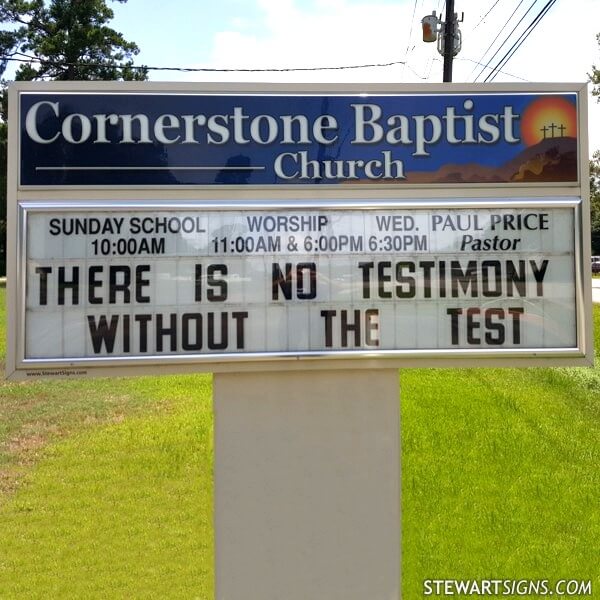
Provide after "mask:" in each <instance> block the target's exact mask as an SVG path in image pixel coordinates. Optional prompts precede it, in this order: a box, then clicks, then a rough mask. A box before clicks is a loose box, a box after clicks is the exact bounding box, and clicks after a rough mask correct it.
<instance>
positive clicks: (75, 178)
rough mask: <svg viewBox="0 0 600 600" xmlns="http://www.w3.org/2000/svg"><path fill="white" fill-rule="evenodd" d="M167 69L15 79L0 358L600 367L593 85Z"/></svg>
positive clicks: (65, 370) (74, 363)
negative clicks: (291, 82) (132, 75)
mask: <svg viewBox="0 0 600 600" xmlns="http://www.w3.org/2000/svg"><path fill="white" fill-rule="evenodd" d="M172 88H173V86H172V85H171V86H167V85H166V84H148V83H144V84H131V85H129V84H127V85H125V84H122V83H121V84H109V83H101V82H94V83H86V84H84V83H80V84H64V83H63V84H58V83H57V84H17V85H15V86H13V87H12V88H11V92H10V94H11V95H10V123H11V127H10V131H11V139H10V144H11V146H10V147H11V152H10V163H9V178H10V180H9V218H10V222H11V226H10V228H9V230H10V237H9V250H10V261H9V278H8V281H9V293H8V302H9V310H10V315H11V318H10V319H9V355H8V357H7V375H9V376H11V377H13V378H32V377H45V376H64V377H67V376H86V375H88V376H89V375H98V374H100V375H113V374H128V373H142V372H148V373H149V372H155V370H156V367H157V366H158V365H160V367H161V369H162V370H166V371H172V372H175V371H186V370H187V371H194V370H207V371H221V370H236V369H254V368H263V369H268V368H278V367H279V368H280V367H281V364H282V363H281V361H287V362H286V363H285V364H286V365H287V366H288V367H290V368H307V367H308V366H312V367H313V368H314V367H315V365H316V366H317V367H318V366H319V365H321V366H322V365H323V361H324V360H327V359H329V360H335V361H336V362H335V363H330V364H335V365H337V366H339V367H341V368H353V367H355V366H356V365H357V364H359V363H358V362H357V360H362V361H363V363H364V361H369V364H370V365H373V364H377V365H383V364H385V365H386V366H404V365H417V366H437V365H441V366H443V365H446V366H450V365H462V366H472V365H474V364H477V365H480V364H490V365H492V364H493V365H500V366H505V365H519V366H522V365H540V364H564V365H567V364H570V365H572V364H589V360H590V356H591V353H592V341H591V331H590V318H589V317H590V315H589V306H587V304H586V300H587V299H588V298H589V295H590V289H589V287H590V286H589V281H588V279H589V277H588V276H587V275H588V273H587V271H586V269H585V267H586V266H587V265H588V263H589V208H588V202H589V200H588V197H587V191H586V190H585V189H584V185H583V183H585V182H586V181H587V171H586V167H587V154H586V152H585V149H584V148H585V143H586V140H585V139H584V136H582V134H581V132H582V131H584V130H585V127H584V125H585V91H584V90H585V88H581V89H578V88H577V87H574V86H567V85H560V86H558V85H557V86H551V87H550V86H545V87H542V86H538V87H536V88H535V89H533V87H532V86H513V87H511V88H510V89H507V88H506V86H493V85H492V86H470V87H469V86H464V87H460V86H456V87H454V86H453V87H452V88H448V87H440V86H438V87H432V88H428V87H421V88H406V87H402V86H389V88H388V87H386V88H384V87H382V86H371V87H368V86H365V87H364V89H363V88H362V87H361V88H360V89H357V86H352V87H349V86H346V87H344V86H340V87H339V88H335V89H331V88H324V87H320V86H313V87H312V88H310V87H307V86H297V87H293V86H287V87H285V88H284V87H282V86H270V87H269V88H266V89H262V88H261V89H260V90H256V89H255V88H253V87H252V86H249V85H244V86H242V85H236V86H233V85H231V86H223V85H221V86H216V85H202V86H201V85H193V86H192V85H183V84H182V85H180V86H178V87H176V88H175V89H172ZM15 123H16V124H18V126H16V127H15V126H13V125H12V124H15Z"/></svg>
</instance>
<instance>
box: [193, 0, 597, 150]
mask: <svg viewBox="0 0 600 600" xmlns="http://www.w3.org/2000/svg"><path fill="white" fill-rule="evenodd" d="M428 4H429V6H428ZM439 4H440V3H438V2H437V1H434V0H431V1H430V2H429V3H427V2H421V3H420V4H418V9H417V12H416V13H415V15H414V19H413V9H414V3H413V2H411V1H408V0H405V1H404V2H397V3H389V2H367V1H364V2H356V1H352V2H350V1H349V0H315V1H314V2H311V3H308V2H305V1H302V0H257V10H258V11H259V13H258V15H257V21H258V23H259V24H260V25H259V26H257V24H256V22H255V25H254V27H253V29H252V32H250V30H245V31H244V30H240V29H239V28H235V29H233V28H232V29H229V30H226V31H221V32H218V33H216V34H215V35H214V38H213V44H212V50H211V53H210V56H209V59H208V65H207V63H203V64H202V65H199V66H203V67H206V66H210V67H213V68H236V67H239V68H289V67H319V66H322V67H325V66H337V65H340V66H343V65H358V64H367V63H387V62H391V61H403V60H405V59H406V61H407V64H406V66H402V65H396V66H393V67H387V68H369V69H356V70H336V71H304V72H291V73H224V74H223V73H209V74H204V75H203V76H202V79H204V80H216V81H232V80H236V81H299V82H340V81H345V82H384V83H385V82H397V83H402V82H405V83H407V82H418V83H421V82H424V81H429V82H440V81H441V75H442V60H441V57H440V56H439V54H438V53H437V50H436V48H435V44H426V43H424V42H422V41H421V25H420V21H421V18H422V17H424V16H425V14H428V13H430V12H431V10H433V9H435V8H438V7H439ZM544 4H545V3H544V2H540V3H538V5H536V6H535V7H534V8H533V9H532V11H531V12H530V13H529V14H528V15H527V16H526V17H525V18H524V19H523V22H522V24H521V26H520V27H519V28H518V29H517V32H516V33H517V34H518V33H519V32H520V31H522V30H523V29H524V28H525V27H526V26H527V25H528V24H529V23H531V21H532V20H533V18H534V17H535V15H537V14H538V12H539V11H540V10H541V9H542V7H543V6H544ZM529 6H530V3H525V4H524V5H523V7H522V9H521V10H520V11H519V12H518V13H517V14H516V16H515V17H513V19H512V20H510V22H509V24H508V26H507V27H506V28H505V30H504V32H503V33H502V35H500V36H499V41H498V42H497V43H496V45H494V47H493V48H492V50H491V51H490V52H489V53H488V54H487V56H486V57H485V60H484V61H483V62H484V63H485V62H487V61H488V60H490V58H491V57H492V56H493V54H494V52H495V50H496V48H497V47H498V45H499V43H500V42H501V41H503V40H504V38H505V37H506V36H507V35H508V34H509V33H510V31H511V30H512V29H513V27H514V25H515V24H516V22H517V21H518V19H519V18H520V17H521V16H522V15H523V14H524V12H525V10H526V9H527V8H528V7H529ZM488 9H489V5H488V3H485V7H483V5H482V2H481V0H462V1H461V0H457V1H456V10H457V12H458V13H459V14H460V13H462V12H464V15H465V20H464V22H463V23H461V25H460V27H461V30H462V34H463V47H462V51H461V52H460V54H459V55H458V56H457V60H455V61H454V81H461V82H472V81H473V79H474V77H475V75H476V74H477V73H478V72H479V71H480V67H477V68H476V69H475V70H474V67H476V64H475V61H479V60H480V59H481V58H482V56H483V55H484V52H485V50H486V49H487V48H488V46H489V45H490V43H491V42H492V40H493V39H494V37H495V36H496V35H497V34H498V32H499V31H500V28H501V27H502V26H503V25H504V24H505V23H506V22H507V21H508V19H509V16H510V14H511V12H512V11H513V10H514V6H513V5H511V6H509V5H508V4H507V3H498V5H497V6H496V7H495V8H494V10H493V11H492V12H491V13H490V14H489V15H488V16H487V17H486V19H485V21H484V22H482V23H480V20H481V17H482V16H483V15H484V14H485V11H487V10H488ZM594 15H595V16H596V18H594ZM598 16H599V15H598V1H597V0H571V1H570V2H556V4H555V5H554V6H553V7H552V8H551V9H550V11H549V12H548V14H547V15H546V16H545V17H544V18H543V19H542V20H541V21H540V24H539V25H538V26H537V28H536V29H535V30H534V31H533V32H532V33H531V35H530V36H529V38H528V39H527V40H526V41H525V42H524V43H523V45H522V46H521V47H520V48H519V49H518V51H517V52H516V53H515V55H514V57H513V58H512V59H511V60H510V62H508V63H507V64H506V66H505V67H503V69H502V71H503V72H502V73H499V74H498V75H497V76H496V78H495V81H497V82H500V81H504V82H514V81H520V80H522V79H524V80H526V81H531V82H552V81H566V82H584V81H586V80H587V73H588V72H589V71H590V70H591V66H592V64H593V63H596V64H598V63H600V60H599V56H600V51H599V49H598V44H597V41H596V38H595V35H596V33H597V32H598V31H600V24H599V23H600V19H598V18H597V17H598ZM514 40H516V36H515V37H513V38H512V41H511V42H509V43H508V44H507V45H506V46H505V47H504V48H503V49H502V50H500V51H499V52H498V54H497V55H496V57H495V58H494V59H493V60H491V62H490V64H491V65H495V64H496V63H497V61H498V60H499V59H500V58H501V57H502V56H504V54H505V53H506V52H507V51H508V50H509V48H510V46H511V45H512V43H513V42H514ZM487 73H489V69H488V70H486V71H485V72H484V74H483V77H480V79H479V81H483V79H484V78H485V75H486V74H487ZM190 79H193V80H196V81H197V80H198V79H199V76H198V74H193V75H190ZM590 137H591V146H592V148H600V105H598V104H597V103H596V101H595V99H590Z"/></svg>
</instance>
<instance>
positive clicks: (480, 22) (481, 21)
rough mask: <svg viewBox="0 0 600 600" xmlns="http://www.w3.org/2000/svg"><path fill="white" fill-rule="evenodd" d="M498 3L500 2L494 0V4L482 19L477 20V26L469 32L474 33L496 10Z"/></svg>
mask: <svg viewBox="0 0 600 600" xmlns="http://www.w3.org/2000/svg"><path fill="white" fill-rule="evenodd" d="M498 2H500V0H496V2H494V4H492V7H491V8H490V9H489V10H488V11H487V12H486V13H485V15H483V17H481V19H479V23H477V25H475V27H473V29H472V30H471V31H475V30H476V29H477V28H478V27H479V26H480V25H481V24H482V23H483V21H484V19H485V18H486V17H487V16H488V15H489V14H490V13H491V12H492V11H493V10H494V8H496V5H497V4H498Z"/></svg>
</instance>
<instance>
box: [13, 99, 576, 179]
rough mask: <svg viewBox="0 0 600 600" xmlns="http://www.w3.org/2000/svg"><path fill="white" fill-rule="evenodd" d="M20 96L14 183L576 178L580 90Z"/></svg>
mask: <svg viewBox="0 0 600 600" xmlns="http://www.w3.org/2000/svg"><path fill="white" fill-rule="evenodd" d="M19 97H20V184H21V185H22V186H104V185H107V186H119V187H122V186H125V187H126V186H142V185H143V186H146V185H149V186H156V185H161V186H179V185H203V186H223V185H242V186H244V185H252V186H271V185H307V184H308V185H315V184H363V183H370V184H378V183H379V184H388V185H389V184H394V185H401V184H407V183H408V184H427V185H430V184H436V183H438V184H458V185H462V184H466V183H477V184H491V185H498V184H510V183H515V184H522V183H529V182H538V183H549V182H562V183H573V182H577V181H578V154H577V148H578V140H577V134H578V132H577V123H578V115H577V112H578V108H577V94H575V93H546V94H535V93H521V94H499V93H498V94H492V93H487V94H483V93H481V94H479V93H473V94H466V93H462V94H456V95H453V94H450V95H449V94H443V95H442V94H438V95H433V94H432V95H426V94H423V95H419V94H410V95H407V94H402V95H373V96H371V95H333V94H332V95H267V94H264V95H260V94H258V95H249V94H248V95H240V94H156V93H127V94H125V93H98V94H95V93H94V94H84V93H28V92H22V93H21V94H20V96H19Z"/></svg>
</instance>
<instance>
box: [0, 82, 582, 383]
mask: <svg viewBox="0 0 600 600" xmlns="http://www.w3.org/2000/svg"><path fill="white" fill-rule="evenodd" d="M34 92H35V93H44V94H57V93H84V94H92V95H93V94H100V93H102V94H113V93H114V94H128V93H135V94H145V93H152V94H164V95H168V94H230V95H254V94H256V95H295V94H296V95H311V94H312V95H319V94H333V95H335V94H341V95H352V96H359V95H363V96H364V97H367V98H368V96H369V95H386V94H388V95H393V94H425V95H430V94H437V95H444V94H452V95H455V94H482V93H487V94H501V93H506V94H511V93H523V94H525V93H531V94H552V93H565V94H566V93H572V94H577V103H578V113H577V114H578V161H579V163H578V177H577V181H572V182H567V183H557V182H548V183H519V184H510V185H506V184H497V185H491V184H489V183H479V184H478V183H468V184H464V185H459V186H458V185H454V186H448V185H444V184H439V183H436V184H429V185H415V184H410V183H399V184H389V185H387V184H385V185H381V184H368V183H367V184H365V183H361V184H353V183H346V184H344V185H332V184H325V185H323V184H320V185H303V186H298V185H281V184H278V185H274V186H252V185H225V186H221V187H218V188H215V187H214V186H212V187H211V186H206V185H180V186H177V187H176V188H174V187H168V186H148V185H135V186H114V185H109V186H97V185H94V186H79V185H75V186H73V185H70V186H22V185H20V183H19V182H20V149H21V142H20V137H19V129H20V128H19V127H18V126H15V124H17V123H19V122H20V118H21V116H20V114H19V95H20V94H21V93H34ZM586 103H587V94H586V86H585V85H582V84H544V85H541V84H537V85H530V84H523V85H514V84H511V85H507V84H494V85H459V84H454V85H453V86H452V87H451V88H450V87H448V86H405V85H366V84H360V85H358V84H349V85H336V86H331V85H290V84H285V85H256V84H230V85H225V84H196V85H190V84H164V83H156V84H155V83H145V82H144V83H132V84H129V83H128V84H124V83H113V82H110V83H109V82H77V83H74V82H70V83H69V82H65V83H58V82H56V83H42V84H40V83H19V84H15V85H13V86H11V88H10V92H9V122H10V124H11V126H10V128H9V147H10V149H11V150H10V151H9V165H8V217H9V235H8V263H7V267H8V268H7V274H8V293H7V300H8V310H9V319H8V345H7V349H8V355H7V363H6V374H7V376H8V377H9V378H13V379H31V378H35V377H70V376H96V375H97V376H106V375H111V376H112V375H131V374H144V373H147V374H150V373H156V369H157V367H160V369H161V372H163V371H164V372H193V371H213V372H235V371H252V370H277V369H281V368H282V366H283V365H284V364H285V368H286V369H290V370H296V369H298V370H304V369H330V368H341V369H345V368H351V369H356V368H390V367H394V368H396V367H424V366H426V367H432V366H439V367H470V366H509V367H515V366H560V365H589V364H591V363H592V360H593V333H592V319H591V285H590V280H589V279H590V277H589V272H588V271H589V269H588V267H589V263H590V217H589V189H588V185H587V182H588V181H589V171H588V152H587V121H586V114H587V110H586V109H587V104H586ZM142 198H143V199H142ZM499 203H502V204H503V205H504V206H505V207H509V208H523V207H538V208H540V207H547V206H552V205H559V206H565V207H570V208H571V209H572V210H573V214H574V223H575V230H576V232H575V244H574V249H573V251H574V259H575V268H574V274H575V281H574V283H575V289H574V290H573V292H574V294H575V301H574V304H575V308H576V338H577V341H576V344H575V345H574V346H573V347H570V348H548V349H535V348H526V349H523V350H521V349H518V350H515V349H499V350H494V351H489V350H454V349H451V350H436V351H427V350H425V351H419V350H411V351H377V350H375V351H372V350H371V351H340V350H336V351H332V352H292V353H282V352H279V353H275V354H273V353H269V352H258V353H246V354H235V353H231V354H228V355H216V354H215V355H206V354H204V355H189V356H187V355H182V354H176V355H168V356H167V355H159V356H158V355H155V356H147V357H146V356H145V357H128V358H117V359H115V358H105V357H103V358H98V357H95V358H88V359H53V360H43V359H26V358H25V350H24V335H25V329H24V328H25V298H26V282H25V262H26V259H27V250H26V228H27V218H28V215H29V214H35V212H36V211H47V210H49V211H58V212H62V211H65V210H73V211H92V210H101V209H104V210H110V211H115V212H117V211H118V210H119V209H123V210H125V209H126V210H149V209H151V210H174V209H180V208H181V209H190V208H196V209H201V210H210V209H215V208H217V207H218V209H219V210H222V209H223V210H229V211H235V210H240V209H242V208H243V209H252V210H275V209H286V208H297V209H300V208H306V209H315V208H321V209H331V210H339V211H346V210H370V209H374V208H377V207H379V208H386V209H388V208H389V209H398V208H409V207H412V208H419V207H420V208H435V207H454V208H460V207H468V208H472V209H479V208H486V207H490V206H494V207H498V206H499Z"/></svg>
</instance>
